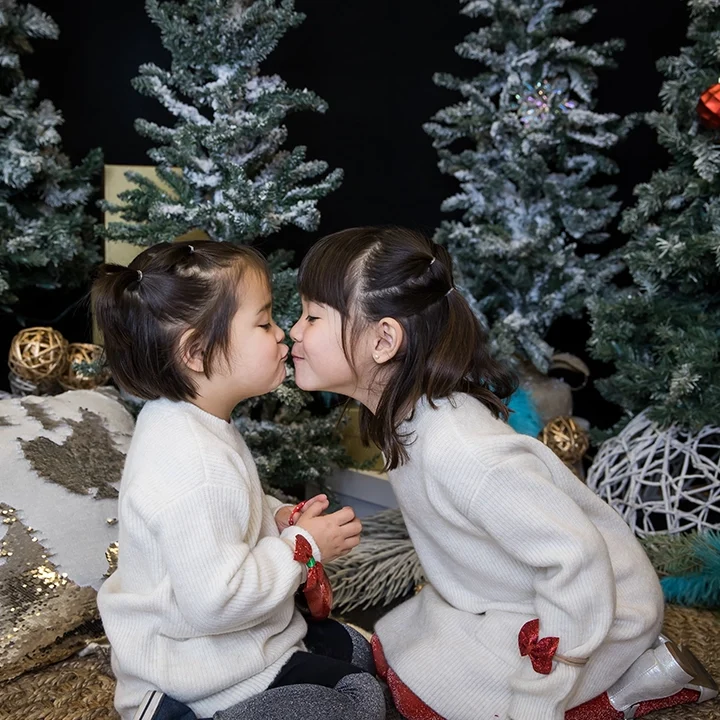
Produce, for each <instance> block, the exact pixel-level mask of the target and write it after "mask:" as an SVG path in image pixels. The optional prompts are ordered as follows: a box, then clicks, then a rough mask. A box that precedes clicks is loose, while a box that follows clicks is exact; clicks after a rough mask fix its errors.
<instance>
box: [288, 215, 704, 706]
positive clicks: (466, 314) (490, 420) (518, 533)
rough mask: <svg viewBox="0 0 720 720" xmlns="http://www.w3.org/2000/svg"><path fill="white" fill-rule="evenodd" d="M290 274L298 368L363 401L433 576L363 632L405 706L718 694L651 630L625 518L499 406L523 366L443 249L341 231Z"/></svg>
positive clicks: (397, 235)
mask: <svg viewBox="0 0 720 720" xmlns="http://www.w3.org/2000/svg"><path fill="white" fill-rule="evenodd" d="M298 282H299V290H300V294H301V297H302V303H303V314H302V317H301V318H300V319H299V320H298V322H297V324H296V325H295V326H294V327H293V329H292V330H291V333H290V335H291V339H292V340H293V341H294V345H293V349H292V356H293V360H294V363H295V371H296V381H297V384H298V385H299V386H300V387H301V388H303V389H305V390H326V391H333V392H336V393H340V394H344V395H347V396H349V397H351V398H354V399H356V400H358V401H359V402H360V403H362V405H363V408H362V412H361V431H362V434H363V437H364V439H365V441H366V442H367V441H373V442H374V443H375V444H376V445H377V446H378V447H380V448H381V450H382V451H383V454H384V457H385V462H386V469H387V470H388V475H389V479H390V482H391V483H392V487H393V490H394V492H395V495H396V497H397V500H398V504H399V506H400V509H401V511H402V514H403V517H404V520H405V523H406V525H407V529H408V532H409V534H410V537H411V539H412V542H413V544H414V546H415V549H416V550H417V553H418V556H419V559H420V562H421V564H422V567H423V570H424V572H425V575H426V577H427V580H428V584H427V585H425V587H424V588H423V589H422V591H421V592H420V593H418V594H417V595H415V596H414V597H412V598H411V599H409V600H407V601H406V602H404V603H403V604H401V605H400V606H399V607H396V608H395V609H393V610H392V611H390V612H389V613H388V614H387V615H385V616H384V617H382V618H381V619H380V621H379V622H378V623H377V625H376V630H375V631H376V634H375V636H374V637H373V650H374V652H375V660H376V665H377V667H378V670H379V672H380V673H381V675H382V676H383V677H385V678H386V679H387V682H388V685H389V686H390V689H391V692H392V694H393V697H394V700H395V703H396V705H397V707H398V708H399V710H400V711H401V713H402V714H403V715H404V716H405V717H406V718H410V720H421V719H422V720H429V719H436V720H441V719H442V718H445V719H447V720H498V719H499V720H505V719H506V718H510V719H511V720H562V719H563V716H566V717H567V718H571V719H572V720H580V719H582V718H592V719H593V720H606V719H607V720H616V719H617V718H622V717H623V716H625V717H636V716H637V717H639V716H640V715H642V714H644V713H646V712H648V711H650V710H652V709H655V708H658V707H666V706H670V705H674V704H679V703H682V702H698V701H702V700H706V699H709V698H711V697H714V696H715V694H716V693H717V690H716V686H715V684H714V682H713V680H712V678H710V677H709V675H708V674H707V672H706V671H705V669H704V668H703V667H702V665H701V664H700V663H699V662H698V661H697V660H696V659H695V658H694V656H693V655H692V654H691V653H690V652H689V651H687V650H685V649H682V648H680V647H678V646H677V645H676V644H675V643H673V642H671V641H669V640H668V639H667V638H666V637H664V636H661V635H660V629H661V625H662V620H663V596H662V592H661V588H660V585H659V582H658V579H657V576H656V574H655V572H654V570H653V568H652V566H651V564H650V562H649V561H648V559H647V557H646V556H645V553H644V552H643V550H642V548H641V546H640V544H639V543H638V541H637V539H636V538H635V537H634V535H633V533H632V532H631V531H630V529H629V528H628V526H627V525H626V524H625V522H624V521H623V520H622V518H621V517H620V516H619V515H618V514H617V513H616V512H615V511H614V510H613V509H611V508H610V507H609V506H608V505H607V504H605V502H603V501H602V500H601V499H600V498H599V497H597V496H596V495H595V494H594V493H593V492H592V491H591V490H589V489H588V488H587V487H586V486H585V485H584V484H583V483H582V482H581V481H580V480H578V479H577V478H576V477H575V476H574V475H573V474H572V472H571V471H570V470H569V469H568V468H567V467H566V466H565V465H564V464H563V463H562V462H561V461H560V460H559V459H558V458H557V457H556V456H555V455H554V453H553V452H552V451H551V450H549V449H548V448H547V447H546V446H545V445H543V444H542V443H541V442H539V441H537V440H535V439H533V438H531V437H528V436H524V435H519V434H517V433H515V432H514V431H513V430H512V429H511V428H510V426H509V425H508V424H507V423H506V422H505V421H506V419H507V415H508V410H507V407H506V405H505V400H507V398H508V397H509V395H510V394H511V393H512V392H513V390H514V389H515V381H514V379H513V377H512V375H511V374H510V373H509V372H508V371H507V370H506V369H505V368H504V367H503V366H502V365H500V364H499V363H497V362H496V361H495V360H493V358H492V357H491V356H490V353H489V350H488V344H487V338H486V335H485V333H484V331H483V329H482V328H481V326H480V324H479V322H478V321H477V319H476V318H475V316H474V315H473V313H472V311H471V309H470V307H469V305H468V303H467V302H466V300H465V299H464V298H463V296H462V294H461V293H460V292H459V291H458V290H457V289H456V288H455V285H454V281H453V274H452V263H451V259H450V256H449V254H448V252H447V251H446V250H445V248H443V247H441V246H438V245H436V244H434V243H432V242H431V241H429V240H427V239H426V238H424V237H423V236H421V235H419V234H417V233H415V232H412V231H409V230H403V229H399V228H371V227H370V228H357V229H352V230H346V231H343V232H339V233H336V234H333V235H330V236H328V237H325V238H323V239H322V240H320V241H319V242H318V243H317V244H316V245H315V246H314V247H313V248H312V249H311V250H310V252H309V254H308V255H307V256H306V257H305V259H304V261H303V263H302V266H301V268H300V273H299V280H298ZM661 698H662V699H661Z"/></svg>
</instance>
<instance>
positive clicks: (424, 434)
mask: <svg viewBox="0 0 720 720" xmlns="http://www.w3.org/2000/svg"><path fill="white" fill-rule="evenodd" d="M433 405H435V407H433V406H432V405H431V404H430V402H429V401H427V400H423V401H421V402H420V403H419V404H418V406H417V407H416V412H415V415H414V417H413V418H412V420H411V421H410V423H408V429H412V433H413V437H412V441H413V442H412V444H411V445H410V447H409V451H410V456H411V459H414V460H416V461H418V462H421V463H422V464H423V466H424V467H425V468H426V470H428V471H430V472H434V471H437V473H438V474H440V475H442V476H443V477H446V478H447V477H450V476H452V475H456V474H464V473H472V474H473V475H474V476H475V477H477V475H478V474H479V473H483V474H484V473H486V472H489V471H491V470H492V469H493V468H494V467H496V466H498V465H501V464H503V463H505V462H506V461H507V460H508V458H511V457H519V456H529V455H532V456H539V457H543V455H542V448H543V446H542V443H540V442H539V441H537V440H535V439H534V438H531V437H529V436H527V435H520V434H519V433H517V432H515V430H513V429H512V428H511V427H510V425H508V424H507V423H506V422H505V421H504V420H501V419H499V418H497V417H495V416H494V415H493V413H492V411H491V410H490V409H489V408H488V407H486V406H485V405H484V404H483V403H482V402H480V401H479V400H477V399H476V398H474V397H472V396H470V395H465V394H455V395H452V396H451V397H448V398H444V399H442V400H435V401H433ZM537 446H540V447H537Z"/></svg>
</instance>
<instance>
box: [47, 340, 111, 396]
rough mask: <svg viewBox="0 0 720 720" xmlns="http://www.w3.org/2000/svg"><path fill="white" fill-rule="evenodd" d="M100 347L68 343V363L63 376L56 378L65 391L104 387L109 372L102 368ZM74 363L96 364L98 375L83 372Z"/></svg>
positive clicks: (101, 348)
mask: <svg viewBox="0 0 720 720" xmlns="http://www.w3.org/2000/svg"><path fill="white" fill-rule="evenodd" d="M103 352H104V350H103V347H102V345H95V344H93V343H70V345H68V349H67V357H68V362H67V365H66V366H65V370H64V371H63V374H62V375H61V376H60V377H59V378H58V380H59V382H60V385H62V387H63V388H64V389H65V390H92V389H94V388H96V387H100V385H104V384H105V383H106V382H107V381H108V380H109V379H110V370H109V369H108V368H107V367H102V366H101V365H100V364H101V363H102V358H103ZM76 363H87V364H88V365H92V364H96V365H98V366H99V367H101V369H100V371H99V372H98V373H88V372H83V369H81V368H78V367H77V365H76Z"/></svg>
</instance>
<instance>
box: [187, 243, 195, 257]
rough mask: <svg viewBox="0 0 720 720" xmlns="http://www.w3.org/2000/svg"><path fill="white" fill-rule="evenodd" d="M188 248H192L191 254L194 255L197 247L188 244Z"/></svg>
mask: <svg viewBox="0 0 720 720" xmlns="http://www.w3.org/2000/svg"><path fill="white" fill-rule="evenodd" d="M188 248H189V250H190V254H191V255H192V254H193V253H194V252H195V248H194V247H193V246H192V245H188Z"/></svg>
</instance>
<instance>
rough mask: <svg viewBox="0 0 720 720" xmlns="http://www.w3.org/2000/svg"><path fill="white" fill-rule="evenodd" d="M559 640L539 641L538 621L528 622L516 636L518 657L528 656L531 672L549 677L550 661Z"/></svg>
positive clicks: (549, 638)
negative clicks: (518, 650)
mask: <svg viewBox="0 0 720 720" xmlns="http://www.w3.org/2000/svg"><path fill="white" fill-rule="evenodd" d="M559 644H560V638H556V637H546V638H542V640H541V639H540V620H538V619H535V620H530V621H528V622H526V623H525V624H524V625H523V626H522V627H521V628H520V633H519V635H518V646H519V647H520V655H522V656H523V657H525V656H526V655H529V656H530V661H531V662H532V666H533V670H534V671H535V672H536V673H540V674H541V675H549V674H550V671H551V670H552V659H553V657H554V656H555V653H556V652H557V649H558V645H559Z"/></svg>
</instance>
